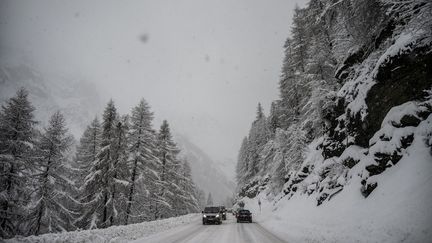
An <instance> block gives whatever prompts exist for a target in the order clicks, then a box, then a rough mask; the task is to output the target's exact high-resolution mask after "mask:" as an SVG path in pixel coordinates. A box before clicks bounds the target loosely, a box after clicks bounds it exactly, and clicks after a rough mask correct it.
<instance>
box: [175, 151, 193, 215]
mask: <svg viewBox="0 0 432 243" xmlns="http://www.w3.org/2000/svg"><path fill="white" fill-rule="evenodd" d="M177 174H178V176H179V177H178V194H177V199H176V205H175V207H176V209H177V215H184V214H188V213H195V212H198V207H199V206H198V199H197V189H196V186H195V183H194V182H193V181H192V171H191V168H190V165H189V163H188V162H187V160H182V161H181V166H180V170H179V171H178V173H177Z"/></svg>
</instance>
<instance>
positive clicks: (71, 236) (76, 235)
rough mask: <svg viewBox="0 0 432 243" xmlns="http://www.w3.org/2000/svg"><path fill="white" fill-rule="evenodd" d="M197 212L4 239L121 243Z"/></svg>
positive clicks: (38, 242) (192, 217)
mask: <svg viewBox="0 0 432 243" xmlns="http://www.w3.org/2000/svg"><path fill="white" fill-rule="evenodd" d="M199 216H200V215H199V214H188V215H184V216H180V217H172V218H168V219H162V220H156V221H150V222H143V223H139V224H131V225H122V226H112V227H109V228H106V229H94V230H82V231H71V232H64V233H56V234H44V235H40V236H29V237H15V238H13V239H9V240H6V242H10V243H12V242H23V243H27V242H32V243H33V242H36V243H45V242H47V243H48V242H49V243H51V242H80V243H85V242H94V243H102V242H110V243H122V242H128V241H131V240H135V239H139V238H142V237H146V236H149V235H152V234H156V233H159V232H162V231H166V230H169V229H172V228H175V227H177V226H180V225H184V224H188V223H191V222H193V221H197V220H198V218H199Z"/></svg>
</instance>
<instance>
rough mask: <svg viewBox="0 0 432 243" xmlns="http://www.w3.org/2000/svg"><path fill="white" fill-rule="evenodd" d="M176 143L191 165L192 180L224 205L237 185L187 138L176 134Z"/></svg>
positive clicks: (182, 155) (216, 201) (215, 200)
mask: <svg viewBox="0 0 432 243" xmlns="http://www.w3.org/2000/svg"><path fill="white" fill-rule="evenodd" d="M175 141H176V142H177V144H178V146H179V148H180V149H181V152H180V156H181V157H183V158H186V159H187V161H188V162H189V163H190V166H191V168H192V179H193V180H194V182H195V184H196V185H197V186H198V187H199V188H200V189H201V190H204V192H205V193H206V195H207V194H208V193H211V194H212V197H213V200H214V202H215V203H223V202H224V201H225V200H226V198H227V197H232V195H233V193H234V188H235V184H234V182H233V181H231V180H229V179H228V178H227V176H226V175H225V174H224V173H223V172H222V170H221V169H220V168H219V167H218V164H217V163H216V162H215V161H213V160H212V159H211V158H210V157H209V156H208V155H207V154H206V153H205V152H204V151H202V150H201V149H200V148H199V147H198V146H197V145H195V144H193V143H192V142H191V141H189V139H188V138H186V137H185V136H183V135H180V134H176V135H175Z"/></svg>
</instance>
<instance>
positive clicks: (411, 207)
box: [244, 143, 432, 242]
mask: <svg viewBox="0 0 432 243" xmlns="http://www.w3.org/2000/svg"><path fill="white" fill-rule="evenodd" d="M419 144H420V143H419ZM407 152H408V153H407V154H408V156H404V157H403V158H402V159H401V160H400V161H399V162H398V163H397V165H395V166H393V167H391V168H388V169H387V170H386V171H385V172H384V173H383V174H382V175H381V176H380V178H379V182H378V183H379V186H378V187H377V188H376V189H375V190H374V191H373V192H372V193H371V194H370V195H369V197H368V198H364V197H363V196H362V195H361V193H360V187H361V183H360V180H361V178H360V177H359V176H353V178H352V180H351V181H350V182H349V183H348V184H347V185H345V188H344V190H343V191H341V192H340V193H339V194H337V195H335V196H334V197H333V198H332V199H331V200H330V201H328V202H326V203H323V204H322V205H320V206H316V204H317V201H316V195H315V194H312V195H310V196H307V195H305V194H295V195H294V196H293V197H292V198H291V199H290V200H287V199H286V198H282V199H281V200H280V201H278V202H277V203H274V204H273V203H272V202H271V200H267V199H266V192H265V191H264V192H262V193H261V194H259V195H258V196H257V197H256V198H255V199H244V201H245V203H246V206H245V207H246V208H249V209H251V210H252V211H253V212H254V215H255V219H256V221H258V222H259V223H260V224H261V225H262V226H263V227H265V228H267V229H268V230H269V231H272V232H274V233H275V234H277V235H279V236H280V237H282V238H283V239H286V240H287V241H288V242H432V210H431V205H432V155H431V153H430V151H428V148H427V147H424V146H413V147H411V148H410V149H409V150H408V151H407ZM258 198H260V200H261V202H262V211H261V212H260V210H259V207H258Z"/></svg>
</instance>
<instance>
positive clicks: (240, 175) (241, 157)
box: [236, 137, 248, 190]
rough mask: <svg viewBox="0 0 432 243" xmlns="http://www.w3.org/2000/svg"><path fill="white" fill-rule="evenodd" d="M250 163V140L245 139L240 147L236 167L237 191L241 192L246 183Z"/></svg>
mask: <svg viewBox="0 0 432 243" xmlns="http://www.w3.org/2000/svg"><path fill="white" fill-rule="evenodd" d="M247 163H248V138H247V137H245V138H244V139H243V141H242V144H241V146H240V151H239V153H238V158H237V166H236V175H237V177H236V179H237V190H240V189H241V188H242V187H243V186H244V185H245V183H246V178H245V175H246V172H247Z"/></svg>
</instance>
